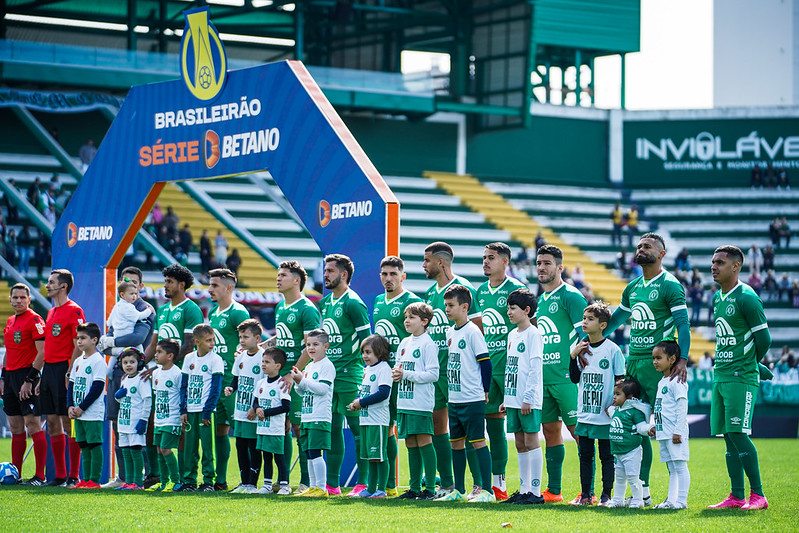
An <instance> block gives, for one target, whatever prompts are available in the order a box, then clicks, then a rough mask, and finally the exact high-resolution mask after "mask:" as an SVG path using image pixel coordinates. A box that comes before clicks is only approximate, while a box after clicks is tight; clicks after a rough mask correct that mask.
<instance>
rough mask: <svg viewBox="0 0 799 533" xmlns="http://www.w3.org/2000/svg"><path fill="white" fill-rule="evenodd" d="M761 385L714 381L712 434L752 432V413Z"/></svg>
mask: <svg viewBox="0 0 799 533" xmlns="http://www.w3.org/2000/svg"><path fill="white" fill-rule="evenodd" d="M759 390H760V387H758V386H757V385H749V384H746V383H733V382H730V383H713V393H712V395H711V398H710V434H711V435H717V436H718V435H723V434H724V433H746V434H747V435H751V434H752V415H753V414H754V412H755V402H756V401H757V393H758V391H759Z"/></svg>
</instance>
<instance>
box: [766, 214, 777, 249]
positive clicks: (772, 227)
mask: <svg viewBox="0 0 799 533" xmlns="http://www.w3.org/2000/svg"><path fill="white" fill-rule="evenodd" d="M768 238H769V240H770V241H771V244H773V245H774V246H776V247H777V249H779V247H780V219H779V218H775V219H774V220H772V221H771V223H770V224H769V225H768Z"/></svg>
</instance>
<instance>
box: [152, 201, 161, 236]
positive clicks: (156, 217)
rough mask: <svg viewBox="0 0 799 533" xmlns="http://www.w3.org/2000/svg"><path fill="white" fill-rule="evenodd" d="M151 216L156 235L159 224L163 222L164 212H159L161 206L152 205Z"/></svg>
mask: <svg viewBox="0 0 799 533" xmlns="http://www.w3.org/2000/svg"><path fill="white" fill-rule="evenodd" d="M151 215H152V222H153V226H155V228H156V229H155V231H156V234H158V228H159V227H160V226H161V223H162V222H163V221H164V212H163V211H161V206H160V205H158V202H156V203H155V205H153V211H152V213H151Z"/></svg>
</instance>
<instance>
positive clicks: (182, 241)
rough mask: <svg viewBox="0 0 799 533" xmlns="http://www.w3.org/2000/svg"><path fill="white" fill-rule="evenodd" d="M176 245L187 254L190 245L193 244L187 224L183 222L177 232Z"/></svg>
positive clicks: (189, 250)
mask: <svg viewBox="0 0 799 533" xmlns="http://www.w3.org/2000/svg"><path fill="white" fill-rule="evenodd" d="M178 245H179V246H180V249H181V250H182V251H183V253H184V254H186V255H189V252H191V247H192V246H193V245H194V238H193V237H192V236H191V230H190V229H189V225H188V224H183V228H181V230H180V231H179V232H178Z"/></svg>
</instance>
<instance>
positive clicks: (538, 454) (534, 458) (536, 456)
mask: <svg viewBox="0 0 799 533" xmlns="http://www.w3.org/2000/svg"><path fill="white" fill-rule="evenodd" d="M528 453H529V454H530V473H531V476H530V479H532V485H533V494H535V495H536V496H541V473H542V471H543V469H544V453H543V452H542V451H541V448H536V449H535V450H533V451H531V452H528Z"/></svg>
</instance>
